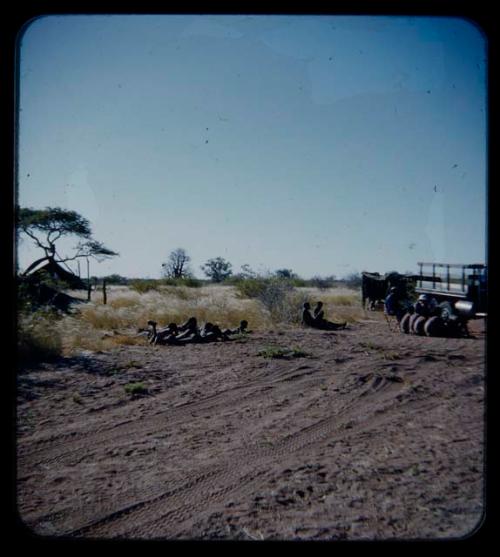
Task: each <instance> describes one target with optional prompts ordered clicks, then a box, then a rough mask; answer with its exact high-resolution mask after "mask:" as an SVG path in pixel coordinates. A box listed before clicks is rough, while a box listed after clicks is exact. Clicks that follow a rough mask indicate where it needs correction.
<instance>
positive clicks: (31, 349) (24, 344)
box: [17, 309, 62, 365]
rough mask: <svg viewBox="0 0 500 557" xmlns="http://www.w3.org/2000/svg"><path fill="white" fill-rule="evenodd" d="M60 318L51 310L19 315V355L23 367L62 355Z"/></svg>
mask: <svg viewBox="0 0 500 557" xmlns="http://www.w3.org/2000/svg"><path fill="white" fill-rule="evenodd" d="M59 319H60V316H59V315H58V314H57V313H56V312H54V311H52V310H50V309H39V310H37V311H34V312H32V313H21V314H19V320H18V330H17V331H18V335H17V355H18V358H19V362H20V363H21V365H30V364H35V363H38V362H47V361H51V360H54V359H56V358H58V357H60V356H61V355H62V340H61V336H60V334H59V332H58V330H57V322H58V320H59Z"/></svg>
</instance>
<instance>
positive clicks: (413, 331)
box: [408, 313, 421, 335]
mask: <svg viewBox="0 0 500 557" xmlns="http://www.w3.org/2000/svg"><path fill="white" fill-rule="evenodd" d="M419 317H421V316H420V315H419V314H418V313H414V314H413V315H411V316H410V323H409V325H408V329H409V333H410V334H413V335H414V334H415V330H414V328H413V326H414V324H415V321H416V320H417V319H418V318H419Z"/></svg>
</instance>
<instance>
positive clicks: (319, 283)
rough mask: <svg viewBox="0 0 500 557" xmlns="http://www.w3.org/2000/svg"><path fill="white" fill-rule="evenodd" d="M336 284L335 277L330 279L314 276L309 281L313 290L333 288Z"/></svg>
mask: <svg viewBox="0 0 500 557" xmlns="http://www.w3.org/2000/svg"><path fill="white" fill-rule="evenodd" d="M335 284H336V278H335V276H334V275H332V276H330V277H320V276H314V277H312V278H311V279H310V280H309V286H312V287H313V288H319V289H320V290H325V289H327V288H333V287H334V286H335Z"/></svg>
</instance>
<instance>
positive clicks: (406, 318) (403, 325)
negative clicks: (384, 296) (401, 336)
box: [399, 313, 411, 334]
mask: <svg viewBox="0 0 500 557" xmlns="http://www.w3.org/2000/svg"><path fill="white" fill-rule="evenodd" d="M410 317H411V315H410V314H409V313H405V314H404V315H403V318H402V319H401V322H400V323H399V330H400V331H401V332H402V333H405V334H408V333H409V332H410Z"/></svg>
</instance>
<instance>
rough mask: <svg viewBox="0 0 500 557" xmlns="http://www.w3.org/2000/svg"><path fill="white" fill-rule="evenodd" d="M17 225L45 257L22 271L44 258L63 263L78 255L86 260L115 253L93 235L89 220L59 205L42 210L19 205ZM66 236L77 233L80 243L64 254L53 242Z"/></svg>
mask: <svg viewBox="0 0 500 557" xmlns="http://www.w3.org/2000/svg"><path fill="white" fill-rule="evenodd" d="M16 226H17V231H18V232H21V233H23V234H25V235H26V236H28V237H29V238H31V240H33V242H34V243H35V245H36V246H37V247H38V248H40V249H41V250H43V251H44V253H45V256H44V257H42V258H41V259H38V260H37V261H35V262H33V263H32V264H31V265H30V266H29V267H28V269H26V271H25V272H24V274H26V273H27V272H28V271H29V270H30V269H32V268H33V267H34V266H35V265H37V264H38V263H40V262H41V261H43V260H45V259H46V260H49V261H50V260H52V261H55V262H57V263H66V262H67V261H74V260H76V259H79V258H87V261H88V258H89V257H92V258H94V259H96V260H98V261H103V260H104V259H107V258H110V257H115V256H117V255H118V253H116V252H114V251H112V250H110V249H108V248H107V247H106V246H104V244H102V242H98V241H97V240H94V238H92V229H91V227H90V223H89V221H88V220H87V219H86V218H85V217H82V216H81V215H80V214H79V213H77V212H76V211H69V210H66V209H61V208H60V207H46V208H45V209H32V208H29V207H18V208H17V211H16ZM67 236H76V237H77V238H79V242H78V244H77V245H76V246H75V247H74V248H73V249H74V250H75V251H74V253H73V254H72V255H69V256H64V257H63V256H61V255H60V254H59V253H57V251H56V242H57V241H58V240H60V239H61V238H63V237H67Z"/></svg>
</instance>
